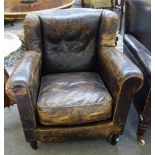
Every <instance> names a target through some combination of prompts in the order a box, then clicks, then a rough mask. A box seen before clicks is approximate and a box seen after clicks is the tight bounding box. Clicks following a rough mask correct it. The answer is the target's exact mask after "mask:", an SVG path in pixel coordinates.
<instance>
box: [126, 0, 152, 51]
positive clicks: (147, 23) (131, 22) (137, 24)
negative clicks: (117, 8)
mask: <svg viewBox="0 0 155 155" xmlns="http://www.w3.org/2000/svg"><path fill="white" fill-rule="evenodd" d="M125 9H126V10H125V11H126V12H125V28H124V29H125V32H124V33H126V34H132V35H133V36H134V37H136V39H137V40H139V41H140V42H141V43H142V44H143V45H144V46H145V47H146V48H147V49H148V50H149V51H150V52H151V0H126V4H125Z"/></svg>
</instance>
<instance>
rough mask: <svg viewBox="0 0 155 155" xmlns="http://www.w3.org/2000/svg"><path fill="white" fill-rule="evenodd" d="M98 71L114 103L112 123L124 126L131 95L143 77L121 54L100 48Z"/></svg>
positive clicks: (140, 84)
mask: <svg viewBox="0 0 155 155" xmlns="http://www.w3.org/2000/svg"><path fill="white" fill-rule="evenodd" d="M98 70H99V73H100V75H101V77H102V79H103V81H104V82H105V84H106V86H107V88H108V89H109V92H110V93H111V95H112V97H113V101H114V115H113V122H114V123H119V124H120V123H121V124H122V125H124V124H125V121H126V118H127V115H128V111H129V108H130V104H131V102H132V97H133V94H134V93H135V92H136V91H138V90H139V89H140V88H141V86H142V83H143V75H142V73H141V71H140V70H139V69H138V67H136V66H135V65H134V64H133V63H132V62H131V61H130V60H129V59H128V58H127V57H126V56H125V55H124V54H123V53H121V52H119V51H118V50H117V49H115V48H114V47H104V46H101V47H100V48H99V51H98Z"/></svg>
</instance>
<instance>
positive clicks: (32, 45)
mask: <svg viewBox="0 0 155 155" xmlns="http://www.w3.org/2000/svg"><path fill="white" fill-rule="evenodd" d="M24 40H25V46H26V50H27V51H29V50H30V51H37V52H39V53H42V42H41V25H40V20H39V16H38V15H37V14H32V13H30V14H27V15H26V17H25V19H24Z"/></svg>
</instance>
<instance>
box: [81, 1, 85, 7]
mask: <svg viewBox="0 0 155 155" xmlns="http://www.w3.org/2000/svg"><path fill="white" fill-rule="evenodd" d="M81 6H82V8H84V0H81Z"/></svg>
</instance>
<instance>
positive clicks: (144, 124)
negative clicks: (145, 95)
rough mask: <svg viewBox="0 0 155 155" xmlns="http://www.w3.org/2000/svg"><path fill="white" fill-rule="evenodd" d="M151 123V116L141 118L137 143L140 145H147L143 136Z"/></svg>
mask: <svg viewBox="0 0 155 155" xmlns="http://www.w3.org/2000/svg"><path fill="white" fill-rule="evenodd" d="M149 122H150V120H149V116H143V117H142V116H141V117H140V122H139V125H138V128H137V141H138V143H139V144H140V145H145V140H144V138H143V136H144V133H145V131H146V129H147V128H148V126H149V124H150V123H149Z"/></svg>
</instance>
